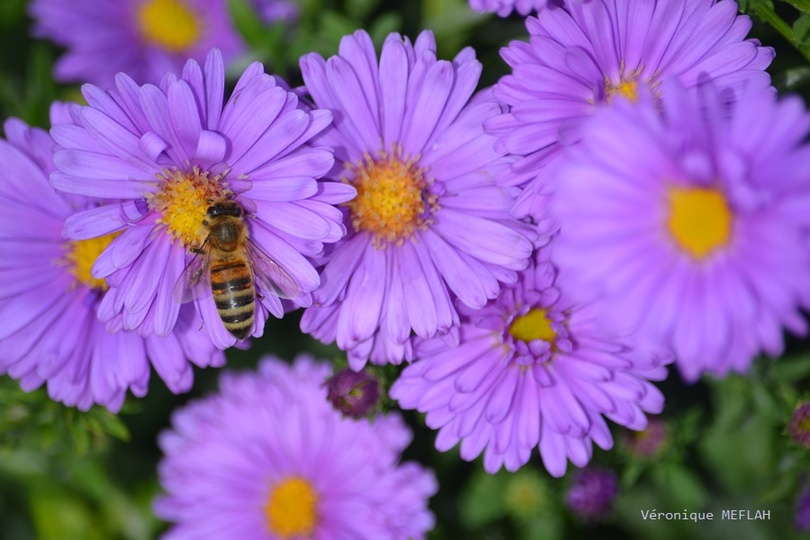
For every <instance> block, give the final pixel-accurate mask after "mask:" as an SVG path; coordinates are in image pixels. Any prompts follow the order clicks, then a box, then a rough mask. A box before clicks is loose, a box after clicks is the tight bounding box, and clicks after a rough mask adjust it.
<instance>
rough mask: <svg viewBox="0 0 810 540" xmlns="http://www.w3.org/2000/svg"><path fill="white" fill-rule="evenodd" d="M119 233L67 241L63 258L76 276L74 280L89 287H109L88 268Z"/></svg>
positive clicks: (105, 288) (102, 289)
mask: <svg viewBox="0 0 810 540" xmlns="http://www.w3.org/2000/svg"><path fill="white" fill-rule="evenodd" d="M119 234H121V233H120V232H117V233H112V234H108V235H106V236H101V237H99V238H91V239H89V240H73V241H71V242H69V244H68V248H67V252H66V253H65V258H66V259H67V263H68V270H69V272H70V273H71V274H73V276H74V277H75V278H76V281H77V282H79V283H81V284H82V285H86V286H88V287H90V288H91V289H97V290H100V291H106V290H107V289H108V288H109V287H108V286H107V282H106V281H105V280H104V279H98V278H95V277H93V274H92V273H91V272H90V270H91V269H92V268H93V265H94V264H95V262H96V259H98V256H99V255H101V252H102V251H104V250H105V249H107V246H109V245H110V242H112V241H113V240H114V239H115V238H116V237H117V236H118V235H119Z"/></svg>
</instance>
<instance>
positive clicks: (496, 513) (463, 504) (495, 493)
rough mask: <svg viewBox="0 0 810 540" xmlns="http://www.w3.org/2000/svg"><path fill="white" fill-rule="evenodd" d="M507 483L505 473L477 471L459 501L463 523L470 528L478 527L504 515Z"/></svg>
mask: <svg viewBox="0 0 810 540" xmlns="http://www.w3.org/2000/svg"><path fill="white" fill-rule="evenodd" d="M505 484H506V477H505V476H504V473H501V474H487V473H485V472H483V471H481V470H478V471H476V472H475V473H474V475H473V477H472V478H471V479H470V480H469V481H468V487H467V489H466V490H465V491H464V494H463V495H462V497H461V500H460V501H459V513H460V518H461V523H462V524H464V525H465V526H466V527H467V528H469V529H476V528H479V527H481V526H482V525H486V524H488V523H492V522H493V521H495V520H497V519H500V518H502V517H504V516H505V515H506V504H505V501H504V498H503V491H504V487H505Z"/></svg>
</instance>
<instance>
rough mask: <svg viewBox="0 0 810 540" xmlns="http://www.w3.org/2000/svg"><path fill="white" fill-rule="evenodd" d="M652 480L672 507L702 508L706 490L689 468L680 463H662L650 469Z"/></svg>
mask: <svg viewBox="0 0 810 540" xmlns="http://www.w3.org/2000/svg"><path fill="white" fill-rule="evenodd" d="M652 476H653V481H654V482H655V484H656V485H657V487H658V489H659V490H660V491H661V492H662V493H666V496H667V498H668V499H669V500H670V502H671V504H672V507H673V508H694V509H698V508H703V507H704V506H705V504H706V501H707V500H708V499H709V496H708V491H707V490H706V486H704V485H703V482H701V481H700V478H699V477H698V476H697V475H696V474H695V473H694V472H692V470H691V469H689V468H687V467H685V466H684V465H682V464H680V463H674V462H671V463H663V464H661V466H659V467H656V468H655V469H653V470H652Z"/></svg>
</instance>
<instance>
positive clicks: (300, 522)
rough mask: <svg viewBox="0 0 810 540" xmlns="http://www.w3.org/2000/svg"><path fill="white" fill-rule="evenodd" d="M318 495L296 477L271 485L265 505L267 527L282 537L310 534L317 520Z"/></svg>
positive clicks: (304, 481) (307, 483) (301, 479)
mask: <svg viewBox="0 0 810 540" xmlns="http://www.w3.org/2000/svg"><path fill="white" fill-rule="evenodd" d="M317 507H318V494H317V493H316V491H315V489H314V488H313V487H312V485H311V484H310V483H309V482H307V481H306V480H304V479H303V478H300V477H297V476H291V477H289V478H285V479H283V480H281V481H280V482H278V484H276V485H275V486H273V488H272V491H271V492H270V496H269V497H268V500H267V505H266V506H265V512H266V513H267V526H268V528H269V529H270V532H272V533H273V534H274V535H276V536H278V537H279V538H282V539H284V540H286V539H288V538H295V537H300V536H305V537H306V536H310V535H311V534H312V531H313V530H314V529H315V525H316V524H317V522H318V516H317Z"/></svg>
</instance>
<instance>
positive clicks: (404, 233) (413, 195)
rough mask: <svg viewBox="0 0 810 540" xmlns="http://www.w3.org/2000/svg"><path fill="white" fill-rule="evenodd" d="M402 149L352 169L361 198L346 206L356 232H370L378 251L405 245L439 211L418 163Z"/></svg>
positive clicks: (384, 153) (381, 153)
mask: <svg viewBox="0 0 810 540" xmlns="http://www.w3.org/2000/svg"><path fill="white" fill-rule="evenodd" d="M401 153H402V152H401V150H400V149H395V150H394V151H393V152H382V151H381V152H379V154H378V156H377V157H376V158H372V157H371V156H369V155H366V156H364V158H363V159H362V161H361V162H360V163H357V164H355V165H353V166H351V167H350V168H349V174H350V175H351V180H344V181H347V182H348V183H349V184H351V185H352V186H354V187H355V189H357V197H355V198H354V199H352V200H351V201H349V202H348V203H346V206H348V208H349V219H350V220H351V223H352V226H353V227H354V230H355V232H367V233H369V234H370V235H372V236H373V237H374V243H375V245H376V246H377V247H378V248H383V247H384V246H385V245H386V244H388V243H394V244H397V245H402V242H404V241H405V240H406V239H408V238H410V237H411V236H412V235H413V233H414V232H415V231H416V230H417V229H424V228H425V227H427V225H428V224H429V221H428V220H429V217H428V216H429V215H430V212H429V211H430V210H433V211H435V210H437V208H436V195H435V194H431V193H429V192H428V191H427V189H426V188H427V186H428V183H427V180H426V178H425V172H424V171H423V170H422V169H421V168H420V167H419V166H418V165H417V160H416V159H413V158H410V159H408V158H404V157H403V156H402V155H401ZM431 207H432V208H431Z"/></svg>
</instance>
